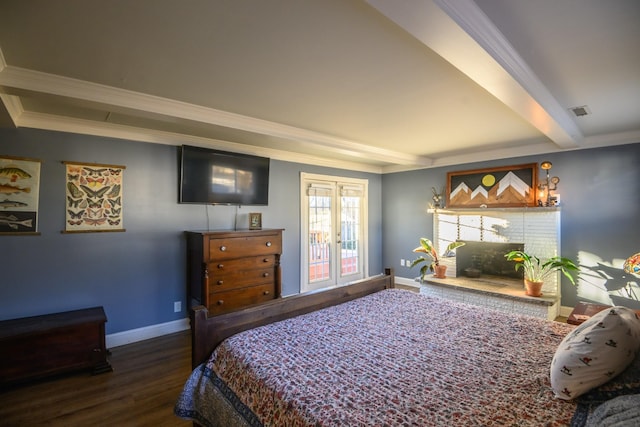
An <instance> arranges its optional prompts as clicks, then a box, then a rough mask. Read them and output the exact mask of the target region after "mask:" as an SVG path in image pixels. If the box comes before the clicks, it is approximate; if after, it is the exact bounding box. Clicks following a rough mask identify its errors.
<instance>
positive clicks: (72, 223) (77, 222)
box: [67, 220, 82, 225]
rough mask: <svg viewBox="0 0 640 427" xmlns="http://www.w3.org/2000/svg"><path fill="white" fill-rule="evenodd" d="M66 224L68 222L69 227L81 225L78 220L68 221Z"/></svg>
mask: <svg viewBox="0 0 640 427" xmlns="http://www.w3.org/2000/svg"><path fill="white" fill-rule="evenodd" d="M67 222H68V223H69V224H70V225H80V224H82V220H80V221H73V220H68V221H67Z"/></svg>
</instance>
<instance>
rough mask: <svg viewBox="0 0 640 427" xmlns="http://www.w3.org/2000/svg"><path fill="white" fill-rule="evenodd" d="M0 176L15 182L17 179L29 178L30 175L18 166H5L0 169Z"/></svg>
mask: <svg viewBox="0 0 640 427" xmlns="http://www.w3.org/2000/svg"><path fill="white" fill-rule="evenodd" d="M0 177H3V178H9V181H11V182H16V181H17V180H18V179H27V178H31V175H29V173H28V172H26V171H24V170H22V169H20V168H16V167H7V168H2V169H0Z"/></svg>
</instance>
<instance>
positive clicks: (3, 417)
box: [0, 331, 191, 427]
mask: <svg viewBox="0 0 640 427" xmlns="http://www.w3.org/2000/svg"><path fill="white" fill-rule="evenodd" d="M34 351H37V350H34ZM111 353H112V354H111V356H110V357H109V362H110V363H111V366H112V367H113V372H110V373H105V374H100V375H95V376H92V375H91V374H89V373H78V374H70V375H65V376H61V377H57V378H53V379H48V380H42V381H39V382H35V383H30V384H25V385H21V386H16V387H13V388H11V389H8V390H3V391H0V425H2V426H7V427H9V426H11V427H14V426H15V427H18V426H20V427H22V426H41V425H46V426H65V427H68V426H178V427H180V426H190V425H191V423H190V422H188V421H184V420H181V419H179V418H177V417H176V416H175V415H174V414H173V406H174V404H175V402H176V399H177V397H178V394H179V393H180V391H181V390H182V386H183V385H184V383H185V381H186V379H187V377H188V376H189V373H190V372H191V337H190V333H189V331H184V332H179V333H176V334H171V335H166V336H163V337H159V338H154V339H150V340H146V341H141V342H137V343H133V344H129V345H126V346H121V347H115V348H113V349H112V350H111Z"/></svg>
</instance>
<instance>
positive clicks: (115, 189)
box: [107, 184, 121, 199]
mask: <svg viewBox="0 0 640 427" xmlns="http://www.w3.org/2000/svg"><path fill="white" fill-rule="evenodd" d="M120 188H121V187H120V184H115V185H114V186H113V187H112V188H111V191H109V194H107V197H108V198H110V199H112V198H114V197H116V196H117V195H118V194H120Z"/></svg>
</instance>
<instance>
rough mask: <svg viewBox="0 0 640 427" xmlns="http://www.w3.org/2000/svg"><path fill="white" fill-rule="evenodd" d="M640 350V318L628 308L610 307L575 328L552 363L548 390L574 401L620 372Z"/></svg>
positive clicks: (557, 351) (563, 341) (561, 397)
mask: <svg viewBox="0 0 640 427" xmlns="http://www.w3.org/2000/svg"><path fill="white" fill-rule="evenodd" d="M639 349H640V318H638V316H637V315H636V313H635V312H634V311H633V310H631V309H630V308H626V307H612V308H610V309H606V310H603V311H601V312H600V313H597V314H596V315H594V316H592V317H591V318H590V319H589V320H587V321H586V322H584V323H583V324H582V325H580V326H578V327H577V328H576V329H574V330H573V331H572V332H571V333H570V334H569V335H567V336H566V337H565V338H564V340H562V342H561V343H560V346H559V347H558V349H557V350H556V353H555V355H554V356H553V360H552V361H551V387H552V388H553V391H554V393H555V395H556V396H557V397H559V398H560V399H565V400H570V399H574V398H576V397H578V396H580V395H582V394H584V393H586V392H588V391H589V390H591V389H592V388H594V387H597V386H599V385H601V384H604V383H606V382H607V381H609V380H610V379H612V378H613V377H615V376H616V375H618V374H619V373H620V372H622V371H623V370H624V369H625V368H626V367H627V366H628V365H629V364H630V363H631V362H632V361H633V359H634V358H635V356H636V354H637V353H638V350H639Z"/></svg>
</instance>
